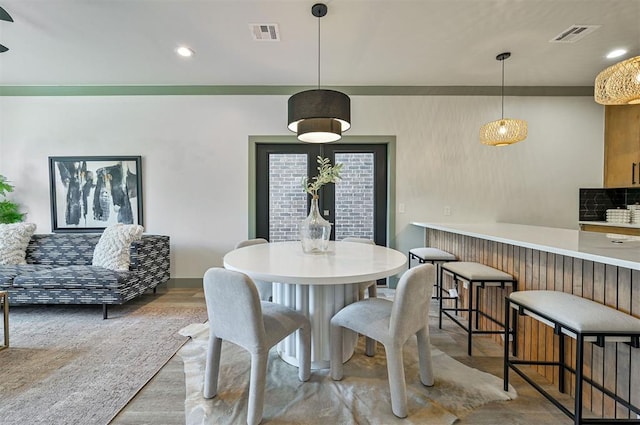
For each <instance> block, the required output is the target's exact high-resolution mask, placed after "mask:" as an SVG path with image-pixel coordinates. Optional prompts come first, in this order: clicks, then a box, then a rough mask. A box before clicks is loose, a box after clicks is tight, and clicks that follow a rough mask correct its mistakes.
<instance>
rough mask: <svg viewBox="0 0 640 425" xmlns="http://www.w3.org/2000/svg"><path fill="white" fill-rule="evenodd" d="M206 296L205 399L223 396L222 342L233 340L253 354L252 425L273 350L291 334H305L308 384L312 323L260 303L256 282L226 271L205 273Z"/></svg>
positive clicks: (302, 369) (258, 416) (303, 366)
mask: <svg viewBox="0 0 640 425" xmlns="http://www.w3.org/2000/svg"><path fill="white" fill-rule="evenodd" d="M203 285H204V295H205V300H206V303H207V314H208V316H209V343H208V347H207V360H206V364H205V375H204V391H203V396H204V397H205V398H212V397H215V396H216V395H217V393H218V376H219V372H220V357H221V348H222V341H223V340H226V341H229V342H232V343H234V344H236V345H238V346H240V347H242V348H244V349H245V350H247V351H248V352H249V353H250V354H251V376H250V380H249V400H248V403H247V424H249V425H255V424H259V423H260V422H261V421H262V412H263V408H264V389H265V384H266V377H267V361H268V358H269V350H270V349H271V348H272V347H273V346H275V345H276V344H277V343H278V342H280V341H281V340H282V339H284V338H285V337H286V336H288V335H290V334H292V333H294V332H296V331H297V330H300V332H299V335H298V338H297V340H298V350H299V351H300V353H301V355H300V357H299V358H300V366H299V368H298V378H299V379H300V380H301V381H307V380H308V379H309V376H310V373H311V324H310V323H309V319H307V317H306V316H304V315H303V314H301V313H299V312H297V311H295V310H293V309H290V308H288V307H285V306H282V305H280V304H275V303H271V302H267V301H260V299H259V297H258V290H257V289H256V286H255V284H254V283H253V281H252V280H251V278H250V277H249V276H247V275H245V274H243V273H240V272H236V271H232V270H227V269H223V268H217V267H215V268H210V269H209V270H207V271H206V273H205V274H204V279H203Z"/></svg>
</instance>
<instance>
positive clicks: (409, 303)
mask: <svg viewBox="0 0 640 425" xmlns="http://www.w3.org/2000/svg"><path fill="white" fill-rule="evenodd" d="M435 275H436V274H435V266H434V265H433V264H423V265H420V266H417V267H414V268H411V269H409V270H407V271H406V272H405V273H404V274H403V275H402V277H401V278H400V281H399V282H398V286H397V287H396V293H395V298H394V300H393V302H392V301H389V300H385V299H381V298H368V299H366V300H362V301H358V302H356V303H353V304H349V305H348V306H346V307H344V308H343V309H342V310H340V311H339V312H338V313H336V314H335V315H334V316H333V318H332V319H331V377H332V378H333V379H334V380H340V379H342V376H343V365H342V357H341V356H342V351H341V350H342V340H343V330H344V329H351V330H353V331H355V332H358V333H360V334H363V335H365V336H367V337H370V338H373V339H375V340H376V341H379V342H381V343H382V344H383V345H384V348H385V351H386V357H387V373H388V376H389V390H390V392H391V410H392V411H393V414H394V415H396V416H397V417H399V418H404V417H406V416H407V389H406V381H405V374H404V364H403V360H402V350H403V347H404V345H405V343H406V342H407V340H408V339H409V338H410V337H411V336H412V335H416V337H417V340H418V362H419V365H420V366H419V367H420V382H422V384H423V385H426V386H432V385H433V382H434V379H433V366H432V364H431V345H430V340H429V304H430V301H431V292H432V289H431V288H433V283H434V280H435Z"/></svg>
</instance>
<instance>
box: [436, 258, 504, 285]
mask: <svg viewBox="0 0 640 425" xmlns="http://www.w3.org/2000/svg"><path fill="white" fill-rule="evenodd" d="M446 269H447V271H449V272H451V273H455V274H457V275H458V277H460V278H462V279H464V280H466V281H469V282H474V283H475V284H476V285H479V284H480V283H482V282H484V283H486V284H496V285H499V284H500V283H501V282H505V283H506V284H510V283H511V282H512V281H513V276H511V275H510V274H509V273H505V272H503V271H500V270H498V269H494V268H493V267H489V266H485V265H484V264H480V263H473V262H467V261H460V262H456V263H452V264H447V267H446Z"/></svg>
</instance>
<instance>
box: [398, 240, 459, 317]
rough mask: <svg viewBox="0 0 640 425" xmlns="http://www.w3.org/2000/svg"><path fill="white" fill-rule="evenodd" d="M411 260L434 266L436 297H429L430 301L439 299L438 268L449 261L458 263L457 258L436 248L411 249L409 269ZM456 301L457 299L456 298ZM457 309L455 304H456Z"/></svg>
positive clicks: (440, 288)
mask: <svg viewBox="0 0 640 425" xmlns="http://www.w3.org/2000/svg"><path fill="white" fill-rule="evenodd" d="M411 260H418V263H419V264H423V263H431V264H433V265H435V266H436V284H435V286H436V295H435V297H431V298H432V299H440V297H441V296H442V293H441V292H442V282H441V281H440V266H441V265H442V264H443V263H447V262H449V261H458V258H457V257H456V256H455V255H453V254H451V253H449V252H447V251H443V250H441V249H438V248H430V247H422V248H412V249H410V250H409V268H411ZM445 299H453V298H452V297H445ZM456 301H457V298H456ZM456 307H457V304H456Z"/></svg>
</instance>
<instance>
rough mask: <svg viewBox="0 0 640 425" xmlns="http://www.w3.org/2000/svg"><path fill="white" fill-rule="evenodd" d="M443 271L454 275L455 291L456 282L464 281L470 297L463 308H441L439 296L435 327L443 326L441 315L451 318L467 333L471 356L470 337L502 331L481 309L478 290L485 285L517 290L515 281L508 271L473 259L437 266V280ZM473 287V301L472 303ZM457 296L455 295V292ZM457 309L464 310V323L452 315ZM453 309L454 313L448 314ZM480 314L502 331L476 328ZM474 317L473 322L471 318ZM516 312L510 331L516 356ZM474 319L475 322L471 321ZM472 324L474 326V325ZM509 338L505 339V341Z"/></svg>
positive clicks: (493, 319) (498, 322) (496, 321)
mask: <svg viewBox="0 0 640 425" xmlns="http://www.w3.org/2000/svg"><path fill="white" fill-rule="evenodd" d="M444 273H447V274H448V275H450V276H452V277H453V282H454V285H455V288H456V290H457V289H458V281H462V282H463V287H464V288H465V289H468V291H469V300H468V303H467V306H466V307H458V305H457V303H456V305H455V307H443V306H442V297H440V311H439V312H438V328H440V329H442V315H443V314H444V315H445V316H447V317H448V318H450V319H451V320H453V321H454V322H455V323H456V324H457V325H458V326H460V327H461V328H462V329H464V330H465V331H466V332H467V353H468V355H471V344H472V339H471V338H472V336H473V335H474V334H485V335H486V334H504V333H505V330H504V323H503V322H500V321H499V320H497V319H495V318H493V317H491V316H490V315H489V314H487V313H485V312H483V311H481V310H480V306H479V302H478V300H479V299H480V296H479V290H480V289H484V288H485V287H500V288H502V289H504V288H506V287H511V288H512V290H513V291H517V290H518V282H517V281H516V279H514V278H513V276H511V275H510V274H509V273H505V272H503V271H500V270H498V269H494V268H493V267H489V266H485V265H484V264H480V263H474V262H466V261H459V262H451V263H446V264H443V265H442V266H441V267H440V281H441V282H442V279H443V276H444ZM474 288H476V289H475V291H476V294H475V304H474ZM456 298H457V294H456ZM459 311H466V312H467V315H468V317H467V323H466V324H465V323H462V322H461V321H459V320H458V318H457V317H456V316H455V315H454V314H456V313H457V312H459ZM451 312H454V314H451ZM480 316H482V317H486V318H487V319H488V320H490V321H492V322H493V323H495V324H497V325H498V326H500V327H502V330H481V329H479V319H480ZM474 317H475V321H474ZM516 320H517V314H515V313H514V314H513V329H512V330H511V331H510V332H511V334H512V350H513V353H514V355H515V353H516V352H517V351H516V348H517V347H516V335H515V332H516V329H517V328H518V326H517V322H516ZM474 322H475V323H474ZM474 325H475V326H474ZM508 343H509V341H505V344H508Z"/></svg>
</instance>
